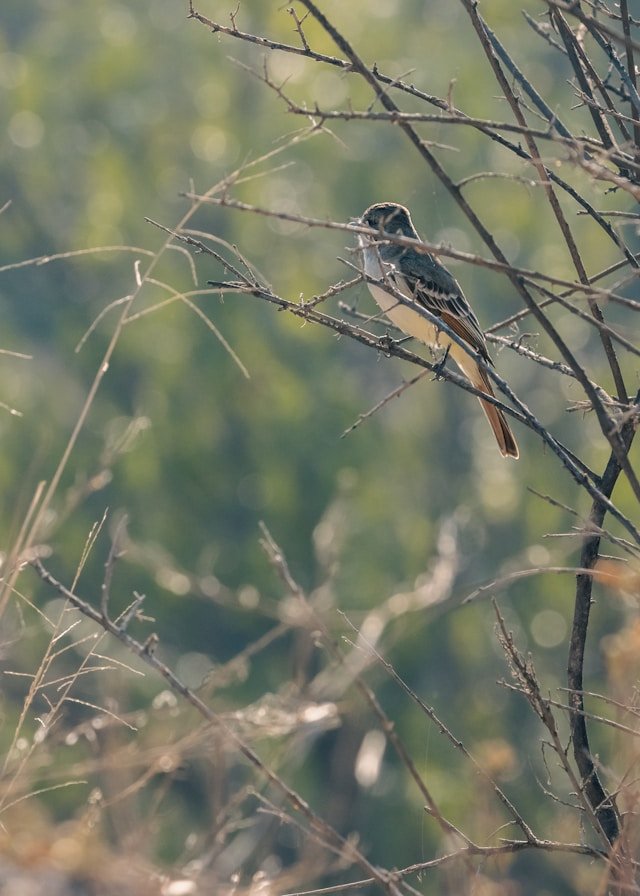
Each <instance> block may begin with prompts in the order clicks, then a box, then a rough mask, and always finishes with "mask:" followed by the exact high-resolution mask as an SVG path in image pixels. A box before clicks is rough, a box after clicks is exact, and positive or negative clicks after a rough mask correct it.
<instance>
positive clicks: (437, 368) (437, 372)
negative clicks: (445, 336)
mask: <svg viewBox="0 0 640 896" xmlns="http://www.w3.org/2000/svg"><path fill="white" fill-rule="evenodd" d="M450 348H451V346H450V345H448V346H447V347H446V349H445V352H444V355H443V356H442V357H441V358H440V360H439V361H438V363H437V364H435V365H434V368H433V378H434V380H440V379H442V371H443V370H444V365H445V364H446V363H447V358H448V357H449V349H450Z"/></svg>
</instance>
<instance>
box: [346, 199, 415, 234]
mask: <svg viewBox="0 0 640 896" xmlns="http://www.w3.org/2000/svg"><path fill="white" fill-rule="evenodd" d="M360 223H361V224H364V225H366V226H367V227H371V228H374V229H375V230H384V231H385V233H399V234H400V235H401V236H408V237H413V238H414V239H417V237H418V234H417V233H416V229H415V227H414V226H413V222H412V220H411V215H410V214H409V209H407V208H405V207H404V206H403V205H398V204H397V203H395V202H379V203H377V204H376V205H370V206H369V208H368V209H367V210H366V212H364V214H363V215H362V218H361V219H360Z"/></svg>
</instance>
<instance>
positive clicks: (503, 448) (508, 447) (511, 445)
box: [465, 364, 520, 459]
mask: <svg viewBox="0 0 640 896" xmlns="http://www.w3.org/2000/svg"><path fill="white" fill-rule="evenodd" d="M474 367H475V371H474V373H475V374H476V375H475V376H473V377H469V379H470V381H471V384H472V385H473V386H475V387H476V389H480V391H482V392H486V393H487V395H491V397H492V398H495V393H494V391H493V389H492V388H491V382H490V380H489V377H488V376H487V374H486V373H485V372H484V370H482V368H480V367H478V365H477V364H475V365H474ZM469 372H470V371H468V370H467V371H465V373H467V376H468V375H469ZM478 401H479V402H480V404H481V406H482V410H483V411H484V412H485V415H486V418H487V420H488V421H489V426H490V427H491V429H492V430H493V434H494V436H495V437H496V442H497V443H498V448H499V449H500V454H501V455H502V456H503V457H513V458H516V459H517V458H518V457H520V452H519V451H518V444H517V442H516V440H515V437H514V435H513V433H512V432H511V429H510V427H509V424H508V423H507V418H506V417H505V415H504V414H503V413H502V411H501V410H500V408H497V407H496V406H495V404H489V402H488V401H483V400H482V399H481V398H479V399H478Z"/></svg>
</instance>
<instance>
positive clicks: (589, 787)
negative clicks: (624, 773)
mask: <svg viewBox="0 0 640 896" xmlns="http://www.w3.org/2000/svg"><path fill="white" fill-rule="evenodd" d="M639 397H640V395H639V396H636V400H638V398H639ZM634 435H635V429H634V425H633V422H629V423H627V424H626V426H625V427H624V428H623V430H622V432H621V441H622V443H623V445H624V446H625V449H626V451H627V452H628V451H629V448H630V447H631V442H632V441H633V437H634ZM621 469H622V468H621V466H620V464H619V462H618V460H617V458H616V456H615V454H614V453H613V452H612V453H611V456H610V457H609V462H608V463H607V466H606V469H605V471H604V474H603V476H602V482H601V488H602V491H603V492H604V493H605V494H606V495H607V497H609V498H610V497H611V494H612V492H613V489H614V487H615V484H616V482H617V481H618V477H619V475H620V472H621ZM605 515H606V508H605V507H604V506H603V505H602V504H601V503H600V502H599V501H594V503H593V505H592V507H591V513H590V514H589V523H590V524H591V526H592V527H593V531H594V532H600V531H601V529H602V525H603V522H604V518H605ZM599 550H600V535H599V534H598V535H587V536H586V537H585V539H584V542H583V544H582V552H581V555H580V568H581V569H593V568H594V567H595V565H596V563H597V560H598V555H599ZM592 592H593V576H591V575H589V574H585V573H581V574H579V575H578V576H577V581H576V598H575V606H574V614H573V624H572V628H571V642H570V645H569V662H568V668H567V681H568V685H569V689H570V698H569V702H570V705H571V716H570V724H571V737H572V741H573V755H574V757H575V760H576V765H577V766H578V769H579V771H580V774H581V776H582V780H583V786H584V790H585V794H586V796H587V799H588V800H589V802H590V804H591V805H592V806H593V809H594V811H595V813H596V815H597V817H598V820H599V822H600V824H601V826H602V829H603V830H604V832H605V833H606V835H607V837H608V839H609V842H610V843H612V844H613V843H614V842H615V840H616V839H617V837H618V834H619V833H620V820H619V817H618V813H617V811H616V807H615V804H614V802H613V799H612V798H611V797H610V796H609V795H608V794H607V793H606V791H605V789H604V787H603V786H602V783H601V781H600V778H599V776H598V772H597V769H596V767H595V764H594V762H593V757H592V755H591V749H590V746H589V736H588V734H587V722H586V715H585V713H584V697H583V680H582V678H583V668H584V652H585V645H586V640H587V629H588V626H589V614H590V611H591V597H592Z"/></svg>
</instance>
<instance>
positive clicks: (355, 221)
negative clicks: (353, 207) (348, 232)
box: [349, 218, 362, 224]
mask: <svg viewBox="0 0 640 896" xmlns="http://www.w3.org/2000/svg"><path fill="white" fill-rule="evenodd" d="M349 224H362V218H349Z"/></svg>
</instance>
